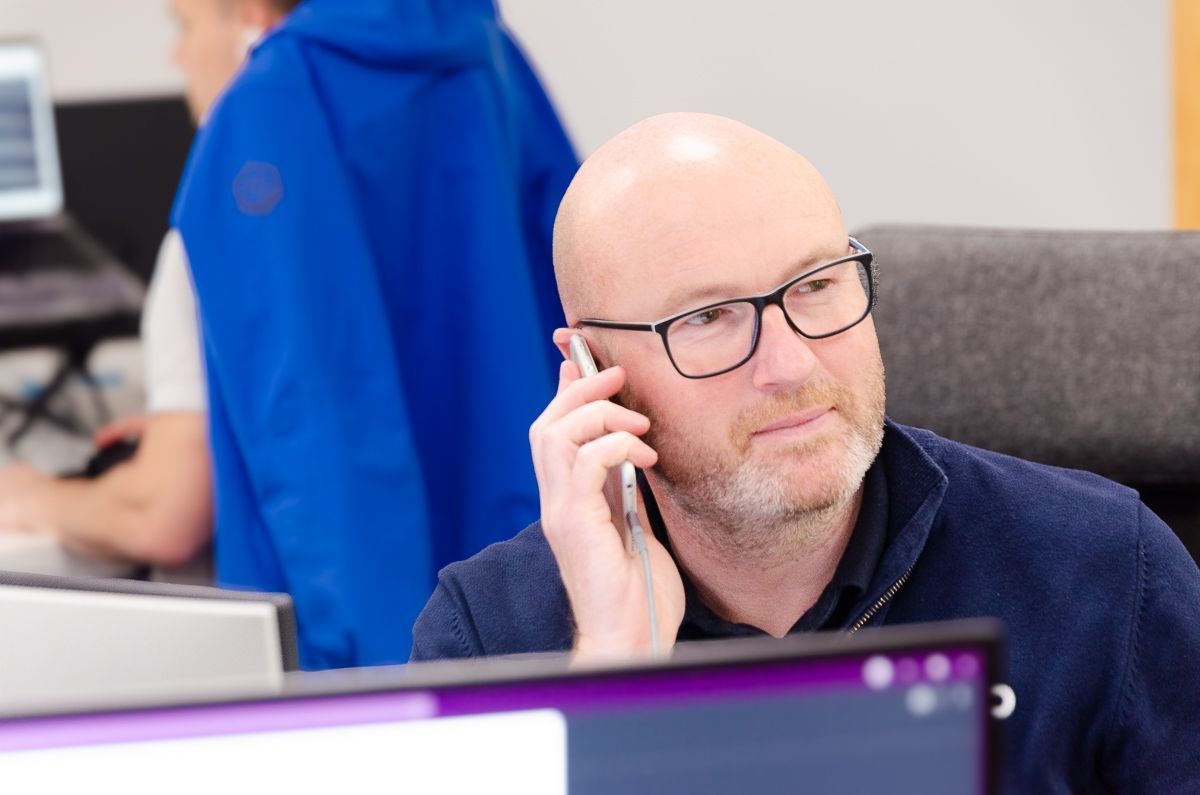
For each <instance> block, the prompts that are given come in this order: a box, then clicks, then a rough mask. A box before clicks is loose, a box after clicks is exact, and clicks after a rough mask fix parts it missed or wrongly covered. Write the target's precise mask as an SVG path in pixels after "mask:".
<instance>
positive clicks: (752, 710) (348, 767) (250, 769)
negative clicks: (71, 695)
mask: <svg viewBox="0 0 1200 795" xmlns="http://www.w3.org/2000/svg"><path fill="white" fill-rule="evenodd" d="M989 653H990V652H989V647H987V646H986V645H974V646H973V645H969V644H968V645H941V646H933V647H924V648H920V647H909V648H903V649H899V650H891V651H885V650H874V651H869V650H868V651H863V652H861V653H857V654H854V655H845V654H843V655H841V656H836V657H824V658H817V659H812V658H808V659H769V660H742V661H738V662H724V663H722V664H720V665H702V666H692V667H682V668H680V667H673V668H660V669H654V668H650V669H639V670H627V671H615V672H612V671H610V672H590V673H588V672H582V673H581V672H575V673H574V674H571V675H559V676H557V677H548V678H547V677H543V678H538V679H517V680H511V681H483V682H458V683H455V684H447V685H441V686H438V685H435V686H431V687H417V688H415V689H414V688H412V687H408V688H406V689H398V690H392V691H387V690H383V691H378V690H373V691H372V692H351V693H342V694H335V695H317V696H302V697H288V698H282V699H269V700H264V701H259V702H251V703H235V704H210V705H198V706H191V707H177V708H158V709H144V710H137V711H125V712H110V713H98V714H89V715H77V716H68V717H47V718H34V719H23V720H16V721H9V722H7V723H0V777H2V779H3V780H4V781H5V782H6V784H8V785H13V786H17V785H24V784H27V785H29V786H28V787H25V788H22V787H20V786H18V788H17V789H14V790H12V791H31V790H33V789H44V790H53V791H59V790H60V789H61V790H62V791H70V790H71V789H74V790H76V791H80V790H83V789H85V788H87V787H89V782H92V783H94V782H95V781H97V780H103V779H104V777H105V776H112V777H114V778H112V780H113V781H120V782H121V787H120V789H121V791H122V792H131V793H138V792H141V791H142V787H141V785H142V784H144V785H145V787H144V789H145V791H146V792H151V791H153V792H159V791H161V790H162V788H163V786H164V782H166V783H170V782H176V783H179V782H183V781H186V783H187V784H188V789H189V790H191V789H195V791H210V792H211V791H214V789H215V790H216V791H222V790H230V787H231V785H233V784H235V783H236V787H235V788H234V789H235V790H236V791H253V790H254V789H257V788H262V789H263V791H268V790H269V791H283V792H325V793H327V792H329V791H330V788H333V789H334V790H336V791H354V792H420V791H426V790H436V791H439V792H458V791H462V792H480V791H488V792H495V791H501V792H508V791H511V792H521V793H538V792H546V793H562V792H569V793H572V795H576V794H577V793H600V792H604V793H610V792H621V793H631V792H632V793H637V792H646V793H673V792H679V793H704V792H732V791H745V792H820V793H843V792H844V793H863V792H885V791H886V792H921V793H956V795H961V793H986V792H990V791H991V790H990V789H989V786H991V783H990V776H989V748H988V742H989V737H988V732H989V728H988V723H989V719H988V684H989V683H988V672H989V667H990V661H989ZM182 771H186V772H182ZM181 776H182V777H183V778H181ZM97 777H99V778H97ZM34 785H36V786H34ZM210 786H211V787H212V788H214V789H209V787H210Z"/></svg>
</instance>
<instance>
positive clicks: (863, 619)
mask: <svg viewBox="0 0 1200 795" xmlns="http://www.w3.org/2000/svg"><path fill="white" fill-rule="evenodd" d="M916 565H917V564H915V563H914V564H913V565H912V566H909V567H908V571H906V572H904V573H903V574H901V575H900V579H898V580H896V581H895V582H894V583H892V587H891V588H888V589H887V591H886V592H885V593H884V594H883V596H881V597H879V598H878V599H877V600H875V604H873V605H871V606H870V607H869V608H867V612H865V613H863V614H862V615H861V616H859V619H858V620H857V621H855V622H854V625H853V626H851V627H850V629H849V630H847V631H846V634H847V635H853V634H854V633H855V632H858V631H859V630H860V629H862V628H863V627H864V626H866V625H867V622H868V621H870V620H871V619H872V618H874V617H875V614H876V613H878V612H879V608H881V607H883V606H884V605H885V604H887V603H888V600H890V599H891V598H892V597H893V596H895V595H896V592H897V591H899V590H900V589H901V588H903V587H904V583H906V582H908V576H909V575H910V574H912V571H913V569H914V568H916Z"/></svg>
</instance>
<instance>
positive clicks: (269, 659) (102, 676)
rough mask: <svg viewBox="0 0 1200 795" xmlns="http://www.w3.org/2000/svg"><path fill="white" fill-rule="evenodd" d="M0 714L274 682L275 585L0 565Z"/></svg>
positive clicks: (281, 634) (279, 631) (289, 646)
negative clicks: (241, 587) (244, 586)
mask: <svg viewBox="0 0 1200 795" xmlns="http://www.w3.org/2000/svg"><path fill="white" fill-rule="evenodd" d="M0 628H2V629H3V633H4V636H3V642H2V643H0V715H5V714H13V713H19V712H25V711H29V710H35V709H48V708H52V707H54V706H55V705H82V704H87V703H91V702H111V701H114V700H121V699H123V698H131V697H133V695H134V694H137V693H146V692H156V693H160V694H166V693H174V694H176V696H178V697H182V696H183V695H185V694H187V693H191V692H193V691H194V690H195V689H196V688H198V687H200V686H203V685H206V684H208V685H212V686H216V685H218V684H221V683H225V684H228V685H231V686H234V687H242V686H250V685H255V686H257V687H258V688H263V687H271V686H275V685H278V684H279V683H280V682H281V681H282V678H283V673H284V671H286V670H289V669H292V668H294V667H295V659H294V658H295V644H296V641H295V618H294V612H293V608H292V603H291V600H290V599H289V598H288V597H286V596H284V595H280V594H258V593H241V592H233V591H222V590H218V589H215V588H204V587H199V586H184V585H170V584H165V583H149V582H135V581H129V580H100V579H97V580H92V579H85V578H71V577H49V576H40V575H33V574H20V573H16V572H0Z"/></svg>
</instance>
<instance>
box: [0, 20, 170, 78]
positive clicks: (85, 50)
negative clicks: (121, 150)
mask: <svg viewBox="0 0 1200 795" xmlns="http://www.w3.org/2000/svg"><path fill="white" fill-rule="evenodd" d="M15 36H34V37H36V38H38V39H40V40H41V41H42V42H43V44H44V46H45V47H46V50H47V57H48V59H49V61H50V79H51V85H52V90H53V92H54V96H55V98H56V99H58V100H68V101H69V100H87V99H105V98H115V97H128V96H156V95H167V94H179V93H181V92H182V91H183V77H182V75H181V74H180V73H179V72H178V71H177V70H176V69H175V68H174V67H173V66H171V63H170V60H171V49H172V47H173V45H174V36H175V23H174V20H173V19H172V17H171V14H170V6H169V4H168V0H0V38H10V37H15Z"/></svg>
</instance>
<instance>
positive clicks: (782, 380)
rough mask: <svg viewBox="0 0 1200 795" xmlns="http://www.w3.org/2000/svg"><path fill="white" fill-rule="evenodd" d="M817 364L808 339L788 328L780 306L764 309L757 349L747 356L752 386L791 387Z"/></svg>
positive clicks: (799, 382)
mask: <svg viewBox="0 0 1200 795" xmlns="http://www.w3.org/2000/svg"><path fill="white" fill-rule="evenodd" d="M817 365H818V362H817V357H816V355H815V354H814V353H813V352H812V349H811V348H810V347H809V341H808V340H806V339H804V338H803V337H801V336H800V335H799V334H797V333H796V332H795V331H793V330H792V327H791V326H790V325H788V322H787V318H785V317H784V316H783V310H782V309H780V308H779V307H777V306H768V307H767V308H766V309H764V310H763V315H762V328H760V329H759V330H758V349H757V350H755V352H754V357H753V358H752V359H751V360H750V366H751V368H752V372H753V379H754V386H755V387H756V388H758V389H762V390H764V391H771V390H774V389H790V388H795V387H797V386H800V385H802V384H804V383H805V382H807V381H808V379H810V378H812V375H813V372H814V371H815V370H816V369H817Z"/></svg>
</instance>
